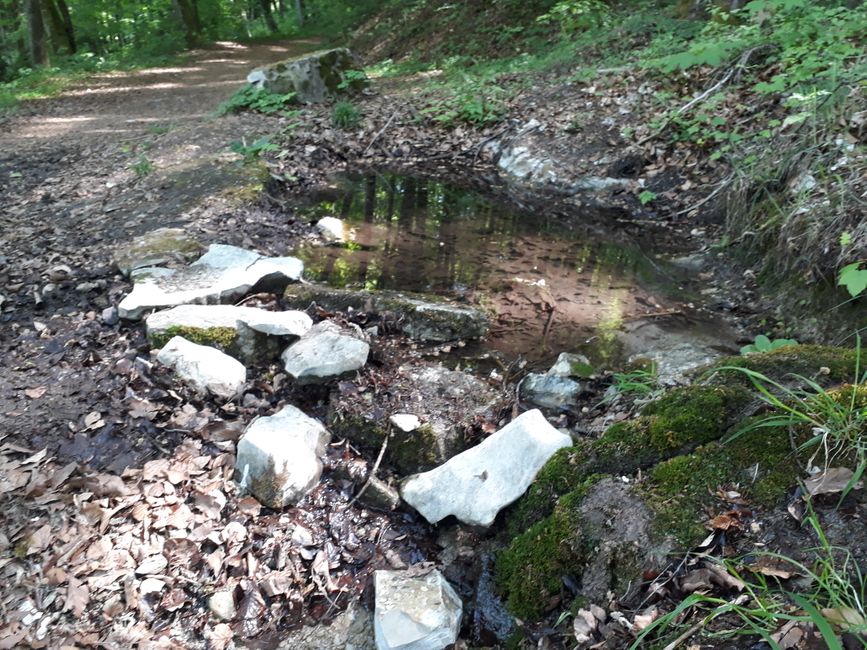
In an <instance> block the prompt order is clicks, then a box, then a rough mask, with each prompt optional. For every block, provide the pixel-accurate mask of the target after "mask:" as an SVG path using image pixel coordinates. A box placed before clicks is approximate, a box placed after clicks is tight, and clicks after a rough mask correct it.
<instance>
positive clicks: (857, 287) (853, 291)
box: [837, 262, 867, 298]
mask: <svg viewBox="0 0 867 650" xmlns="http://www.w3.org/2000/svg"><path fill="white" fill-rule="evenodd" d="M862 264H863V262H853V263H852V264H847V265H846V266H844V267H843V268H842V269H840V273H839V274H838V275H837V286H841V287H846V291H848V292H849V295H850V296H852V297H853V298H857V297H858V296H860V295H861V294H862V293H864V290H865V289H867V269H863V268H861V265H862Z"/></svg>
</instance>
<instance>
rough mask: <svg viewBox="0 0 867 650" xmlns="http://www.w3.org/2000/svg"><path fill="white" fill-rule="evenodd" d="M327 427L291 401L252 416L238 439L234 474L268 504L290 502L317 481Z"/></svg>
mask: <svg viewBox="0 0 867 650" xmlns="http://www.w3.org/2000/svg"><path fill="white" fill-rule="evenodd" d="M330 441H331V434H330V433H329V432H328V430H327V429H326V428H325V427H324V426H322V424H320V423H319V421H318V420H314V419H313V418H311V417H308V416H307V415H305V414H304V413H303V412H302V411H300V410H299V409H297V408H295V407H294V406H284V407H283V408H282V409H280V410H279V411H277V412H276V413H275V414H274V415H272V416H270V417H264V418H259V419H258V420H256V421H254V422H253V423H252V424H251V425H250V426H249V427H247V430H246V431H245V432H244V435H243V436H242V437H241V439H240V441H239V442H238V458H237V460H236V462H235V480H236V481H237V482H238V483H239V484H240V485H241V488H242V489H245V490H249V491H250V492H251V493H252V494H253V495H254V496H255V497H256V498H257V499H259V501H261V502H262V503H263V504H264V505H266V506H268V507H269V508H283V507H285V506H291V505H295V504H296V503H298V501H300V500H301V499H302V498H303V497H304V495H305V494H307V493H308V492H310V490H312V489H313V488H314V487H316V484H317V483H319V477H320V476H321V475H322V456H323V455H324V454H325V447H326V445H327V444H328V443H329V442H330Z"/></svg>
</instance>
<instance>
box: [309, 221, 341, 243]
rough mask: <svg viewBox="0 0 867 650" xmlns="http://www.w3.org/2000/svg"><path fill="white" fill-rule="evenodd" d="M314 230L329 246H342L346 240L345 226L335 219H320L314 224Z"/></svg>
mask: <svg viewBox="0 0 867 650" xmlns="http://www.w3.org/2000/svg"><path fill="white" fill-rule="evenodd" d="M316 230H317V231H318V232H319V234H320V235H321V236H322V239H324V240H325V241H326V242H327V243H329V244H343V243H345V242H346V240H347V236H346V230H347V228H346V224H345V223H343V221H342V220H341V219H338V218H337V217H322V218H321V219H320V220H319V221H317V222H316Z"/></svg>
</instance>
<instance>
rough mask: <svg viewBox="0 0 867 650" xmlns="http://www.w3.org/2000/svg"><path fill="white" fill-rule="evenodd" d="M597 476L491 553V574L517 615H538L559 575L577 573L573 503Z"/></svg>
mask: <svg viewBox="0 0 867 650" xmlns="http://www.w3.org/2000/svg"><path fill="white" fill-rule="evenodd" d="M601 478H602V477H601V476H593V477H589V478H586V479H585V480H584V482H583V483H582V485H581V486H579V487H578V488H576V489H575V490H573V491H572V492H570V493H569V494H568V495H566V496H564V497H563V498H562V499H561V500H560V502H559V503H558V504H557V507H556V508H555V509H554V512H553V513H551V515H549V516H548V517H546V518H545V519H543V520H542V521H539V522H537V523H536V524H534V525H533V526H531V527H530V528H529V529H528V530H527V531H525V532H524V533H522V534H520V535H518V536H517V537H515V538H514V539H513V540H512V543H511V544H510V545H509V546H508V547H507V548H505V549H504V550H503V551H501V552H500V554H499V555H498V557H497V561H496V566H495V572H494V577H495V580H496V583H497V586H498V588H499V589H501V590H502V591H503V592H505V593H506V594H507V599H506V606H507V607H508V608H509V611H511V612H512V613H513V614H514V615H515V616H517V617H518V618H522V619H533V618H538V617H539V616H541V615H542V614H544V612H545V611H546V609H548V604H549V603H550V602H551V599H552V598H554V597H555V596H557V595H558V594H559V593H560V590H561V586H562V578H563V576H566V575H577V574H578V573H579V572H580V569H581V567H582V565H583V564H584V561H585V559H586V557H587V553H588V546H587V540H586V539H585V538H584V537H583V535H582V533H581V526H580V521H579V516H578V505H579V504H580V502H581V499H582V498H583V497H584V495H585V494H586V492H587V490H588V488H589V487H590V486H592V485H593V484H594V483H595V482H596V481H598V480H599V479H601Z"/></svg>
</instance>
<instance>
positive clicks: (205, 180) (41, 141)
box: [0, 41, 315, 469]
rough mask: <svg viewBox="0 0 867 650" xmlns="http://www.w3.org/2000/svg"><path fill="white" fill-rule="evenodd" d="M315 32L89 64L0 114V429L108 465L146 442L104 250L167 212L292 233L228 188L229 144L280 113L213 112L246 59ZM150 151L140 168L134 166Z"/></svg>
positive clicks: (224, 234) (209, 227) (200, 227)
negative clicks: (134, 63) (91, 68)
mask: <svg viewBox="0 0 867 650" xmlns="http://www.w3.org/2000/svg"><path fill="white" fill-rule="evenodd" d="M314 46H315V43H313V42H310V41H294V42H291V43H272V44H257V45H241V44H238V43H217V44H216V45H214V46H213V47H211V48H208V49H204V50H197V51H195V52H192V53H191V54H190V55H189V57H188V58H187V59H185V60H184V62H183V63H179V64H177V65H174V66H171V67H164V68H153V69H147V70H138V71H134V72H123V73H121V72H115V73H105V74H99V75H95V76H93V77H90V78H88V79H86V80H84V81H82V82H80V83H78V84H76V85H75V86H73V87H72V88H70V89H68V90H67V91H66V92H64V93H63V94H62V95H60V96H59V97H56V98H53V99H50V100H44V101H38V102H32V103H29V104H27V105H25V106H24V107H23V108H22V110H21V111H20V112H19V113H18V114H17V115H15V116H13V117H10V118H7V119H6V120H5V121H3V122H0V131H2V132H0V431H2V432H4V433H5V434H8V435H11V436H12V438H13V439H14V440H15V441H16V442H18V443H19V444H24V445H27V446H32V447H39V448H41V447H43V446H46V445H47V446H48V447H49V451H50V452H51V453H54V452H56V451H60V452H61V456H65V457H71V458H75V459H77V460H81V461H87V460H92V461H93V462H94V463H95V464H97V465H101V464H112V463H113V465H114V466H115V467H116V468H117V469H122V467H123V465H124V463H127V462H136V461H138V460H140V459H141V458H142V454H144V455H145V456H147V455H151V454H153V453H154V452H155V449H154V447H153V444H154V443H153V441H152V440H151V438H153V435H152V434H153V433H154V432H152V431H141V432H135V435H130V434H132V433H134V432H132V431H130V429H129V427H131V426H132V424H130V423H129V422H128V421H127V422H126V423H124V424H121V421H123V420H125V417H124V411H125V408H124V405H123V399H124V397H125V393H124V391H125V389H124V382H123V381H121V379H122V377H120V376H118V375H116V374H115V373H114V372H113V370H112V369H113V367H114V364H116V363H117V361H118V360H119V359H121V358H122V357H124V355H126V356H127V357H132V358H134V357H135V352H136V349H137V348H136V346H140V345H141V342H140V341H138V338H139V337H140V333H139V332H138V331H137V330H135V328H133V329H129V330H127V329H126V328H125V327H122V326H121V327H120V328H118V326H117V325H113V324H111V323H109V324H106V323H104V322H102V320H101V318H100V314H101V312H102V310H103V309H105V308H107V307H110V306H111V305H113V304H116V303H117V301H118V300H119V299H120V297H121V296H122V295H123V293H124V292H125V291H127V290H128V285H127V284H126V283H124V282H123V281H122V280H121V279H120V277H119V276H117V275H116V274H114V273H113V272H112V270H111V267H110V263H111V255H112V252H113V250H114V249H115V247H116V246H117V244H118V243H120V242H124V241H126V240H128V239H129V238H130V237H132V236H135V235H137V234H140V233H141V232H145V231H148V230H151V229H153V228H157V227H162V226H184V227H186V228H188V229H190V230H192V231H193V232H195V233H196V234H197V235H198V236H199V237H200V238H201V239H202V241H204V242H209V241H212V240H216V239H219V240H221V241H224V242H226V243H235V244H239V245H248V246H260V247H261V246H262V242H263V241H280V242H283V243H282V244H272V245H286V239H287V238H286V237H282V238H278V237H275V231H285V229H284V228H283V225H285V224H280V223H279V220H278V221H275V220H274V218H273V215H269V214H268V213H267V212H265V211H264V210H263V209H261V208H258V207H256V206H254V205H247V206H239V205H238V201H237V199H233V197H232V192H233V191H235V188H239V187H242V186H243V185H244V184H249V182H250V172H249V171H248V170H245V169H243V168H242V167H240V166H239V165H237V164H234V163H233V162H232V161H231V160H230V159H231V158H233V157H234V158H237V156H235V155H234V154H229V153H228V151H227V145H228V144H229V142H231V141H232V140H240V139H242V138H251V137H258V136H261V135H265V134H268V133H270V131H271V130H273V129H274V128H275V121H274V120H271V121H269V120H268V119H267V118H264V117H262V116H258V115H252V114H246V115H244V116H243V117H237V116H227V117H222V118H215V117H213V113H214V109H215V108H216V107H217V106H218V105H219V104H220V102H222V101H224V100H225V99H226V98H228V97H229V96H230V95H231V94H232V92H233V91H234V90H235V89H236V88H238V87H239V86H240V85H241V84H242V83H243V81H244V78H245V76H246V74H247V72H248V71H249V70H250V69H252V68H254V67H256V66H258V65H262V64H266V63H269V62H272V61H276V60H280V59H283V58H287V57H288V56H290V55H292V54H294V53H300V52H303V51H305V50H309V49H311V48H313V47H314ZM145 160H146V161H147V164H148V165H149V166H150V167H151V169H150V170H149V173H147V174H137V173H136V172H135V170H134V165H135V164H136V163H137V162H140V161H145ZM142 164H144V163H142ZM238 223H244V226H245V227H244V228H243V229H240V228H238V227H237V225H238ZM242 230H243V232H242ZM251 238H252V239H251ZM43 389H44V390H43ZM25 391H27V392H25ZM40 393H41V394H40ZM28 395H29V396H28ZM34 395H38V396H37V397H33V396H34ZM94 411H99V412H101V413H105V414H106V415H109V414H111V419H110V421H114V422H116V423H117V426H114V425H113V424H110V425H109V426H108V427H106V428H105V429H104V430H102V431H101V432H100V434H99V440H93V439H91V438H90V436H91V435H96V434H94V433H93V432H90V434H87V433H83V432H82V429H83V428H84V427H82V426H81V425H82V422H83V420H82V418H83V417H84V416H85V415H86V414H87V413H89V412H94ZM139 424H140V423H138V424H137V425H136V426H138V425H139ZM157 444H158V443H157ZM136 448H137V449H138V450H139V452H140V453H139V452H135V453H134V452H133V451H132V450H133V449H136ZM95 451H96V452H98V453H99V454H101V455H102V456H103V458H99V457H93V456H92V454H93V453H94V452H95Z"/></svg>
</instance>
